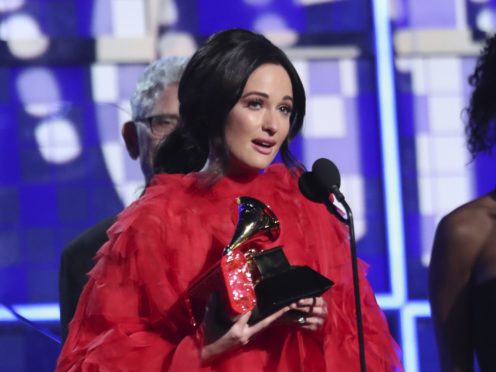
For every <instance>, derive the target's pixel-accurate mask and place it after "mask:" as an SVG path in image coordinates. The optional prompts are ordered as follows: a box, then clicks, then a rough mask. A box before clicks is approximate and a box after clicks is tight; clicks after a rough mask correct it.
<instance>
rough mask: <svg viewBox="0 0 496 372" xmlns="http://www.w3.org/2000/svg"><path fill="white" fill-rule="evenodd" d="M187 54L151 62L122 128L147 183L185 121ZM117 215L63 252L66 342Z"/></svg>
mask: <svg viewBox="0 0 496 372" xmlns="http://www.w3.org/2000/svg"><path fill="white" fill-rule="evenodd" d="M186 62H187V59H186V58H182V57H167V58H163V59H160V60H158V61H156V62H153V63H152V64H150V65H149V66H148V67H147V68H146V69H145V71H144V73H143V75H142V76H141V78H140V79H139V81H138V83H137V84H136V88H135V91H134V94H133V96H132V98H131V113H132V120H130V121H128V122H126V123H125V124H124V125H123V127H122V137H123V139H124V142H125V144H126V148H127V151H128V153H129V156H130V157H131V158H132V159H139V161H140V167H141V170H142V172H143V175H144V178H145V182H146V184H148V183H149V181H150V179H151V177H152V175H153V157H154V154H155V150H156V147H157V145H158V144H159V143H160V141H161V140H162V139H164V138H165V137H167V136H168V135H169V134H170V133H171V132H172V131H173V130H174V129H175V128H176V126H177V124H178V122H179V101H178V98H177V90H178V86H179V80H180V78H181V75H182V73H183V71H184V68H185V67H186ZM115 218H116V216H112V217H110V218H107V219H106V220H103V221H101V222H99V223H98V224H96V225H94V226H93V227H91V228H89V229H88V230H86V231H85V232H83V233H82V234H81V235H79V236H78V237H77V238H76V239H74V240H73V241H72V242H70V243H69V244H68V245H67V246H66V247H65V248H64V249H63V251H62V256H61V261H60V270H59V303H60V326H61V335H62V340H63V341H65V339H66V337H67V332H68V325H69V322H70V321H71V319H72V317H73V316H74V312H75V311H76V306H77V303H78V300H79V296H80V294H81V292H82V290H83V287H84V285H85V284H86V282H87V280H88V277H87V273H88V272H89V271H90V270H91V269H92V268H93V266H94V261H93V258H94V256H95V254H96V252H97V251H98V250H99V249H100V247H101V246H102V245H103V244H104V243H105V242H106V241H107V233H106V231H107V229H108V228H109V227H110V226H111V225H112V224H113V223H114V221H115Z"/></svg>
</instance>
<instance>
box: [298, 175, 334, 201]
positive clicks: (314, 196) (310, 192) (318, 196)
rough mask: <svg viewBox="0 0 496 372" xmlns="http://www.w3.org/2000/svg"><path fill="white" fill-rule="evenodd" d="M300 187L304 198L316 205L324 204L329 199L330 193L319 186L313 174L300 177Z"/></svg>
mask: <svg viewBox="0 0 496 372" xmlns="http://www.w3.org/2000/svg"><path fill="white" fill-rule="evenodd" d="M298 187H299V188H300V191H301V193H302V194H303V196H305V197H306V198H307V199H309V200H311V201H314V202H316V203H323V202H324V201H325V200H326V199H329V193H328V192H327V191H326V190H325V189H324V188H323V187H322V186H321V185H320V184H319V182H318V181H317V180H316V179H315V176H314V175H313V173H312V172H304V173H303V174H302V175H301V176H300V178H299V180H298Z"/></svg>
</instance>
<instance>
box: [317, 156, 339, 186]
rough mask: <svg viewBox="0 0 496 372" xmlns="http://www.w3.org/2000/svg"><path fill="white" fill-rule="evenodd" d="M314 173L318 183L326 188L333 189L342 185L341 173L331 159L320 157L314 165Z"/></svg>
mask: <svg viewBox="0 0 496 372" xmlns="http://www.w3.org/2000/svg"><path fill="white" fill-rule="evenodd" d="M312 173H313V174H314V177H315V179H316V180H317V182H318V183H320V184H321V185H322V187H324V188H325V189H326V190H331V189H332V188H333V187H337V188H338V189H339V187H340V186H341V175H340V174H339V170H338V167H336V164H334V163H333V162H332V161H330V160H329V159H325V158H320V159H317V160H316V161H315V163H313V165H312Z"/></svg>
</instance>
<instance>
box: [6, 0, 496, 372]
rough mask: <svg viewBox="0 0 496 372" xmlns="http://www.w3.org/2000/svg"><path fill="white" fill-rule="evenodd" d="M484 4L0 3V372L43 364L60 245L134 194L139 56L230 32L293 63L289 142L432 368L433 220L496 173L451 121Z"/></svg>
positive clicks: (409, 353)
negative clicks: (324, 182) (330, 188)
mask: <svg viewBox="0 0 496 372" xmlns="http://www.w3.org/2000/svg"><path fill="white" fill-rule="evenodd" d="M386 3H387V4H386ZM387 5H388V9H387V8H386V6H387ZM493 7H494V6H493V5H491V2H481V1H470V0H466V1H464V0H457V1H450V0H442V1H435V2H433V1H430V0H429V1H428V0H393V1H389V2H387V1H383V0H377V1H375V2H373V1H372V0H334V1H333V0H230V1H222V0H181V1H174V0H149V1H145V0H105V1H93V0H36V1H34V0H33V1H23V0H3V1H0V170H1V172H0V348H1V350H2V353H0V371H20V372H24V371H26V372H27V371H52V370H53V367H54V363H55V360H56V357H57V354H58V352H59V344H58V343H57V339H58V337H59V328H58V294H57V285H58V284H57V274H58V267H59V259H60V253H61V250H62V248H63V247H64V245H66V244H67V243H68V242H69V241H70V240H71V239H73V238H74V237H76V236H77V235H78V234H79V233H80V232H82V231H83V230H84V229H86V228H88V227H90V226H91V225H93V224H94V223H96V222H98V221H100V220H102V219H104V218H106V217H108V216H110V215H113V214H115V213H117V212H119V211H120V210H121V209H122V208H123V207H124V206H126V205H128V204H129V203H131V202H132V201H133V200H134V199H135V198H136V197H137V196H138V195H139V193H140V192H141V190H142V187H143V184H142V176H141V174H140V171H139V167H138V164H137V163H136V162H134V161H132V160H130V159H129V157H128V156H127V153H126V151H125V148H124V146H123V143H122V140H121V138H120V126H121V124H122V123H123V122H125V121H126V120H128V119H129V118H130V115H129V112H130V110H129V103H128V100H129V97H130V95H131V93H132V90H133V87H134V84H135V82H136V80H137V78H138V77H139V75H140V74H141V73H142V71H143V69H144V67H145V66H146V65H147V64H148V63H149V62H150V61H152V60H153V59H155V58H157V57H160V56H165V55H190V54H191V53H192V52H193V51H194V50H195V49H196V48H197V46H198V45H199V44H200V43H202V42H203V41H204V40H205V38H206V37H208V35H210V34H211V33H213V32H216V31H219V30H222V29H225V28H230V27H243V28H248V29H252V30H255V31H258V32H261V33H264V34H265V35H266V36H268V37H269V38H271V39H272V40H273V41H274V42H275V43H277V44H278V45H280V46H281V47H282V48H283V49H285V50H286V51H287V53H288V54H289V56H290V57H291V59H292V60H293V61H294V63H295V65H296V67H297V69H298V71H299V73H300V76H301V78H302V80H303V83H304V85H305V88H306V91H307V96H308V110H307V111H308V115H307V117H306V120H305V127H304V130H303V133H302V135H301V136H300V137H299V138H297V139H296V140H295V141H294V143H293V144H292V147H293V150H294V152H295V153H296V154H297V156H298V157H299V158H300V159H302V161H303V162H304V163H305V165H306V166H307V167H311V165H312V163H313V162H314V161H315V160H316V159H318V158H320V157H327V158H330V159H332V160H333V161H334V162H335V163H336V164H337V165H338V167H339V169H340V171H341V175H342V188H341V189H342V191H343V192H344V194H345V195H346V198H347V200H348V202H349V204H350V205H351V207H352V209H353V211H354V216H355V228H356V236H357V239H358V253H359V256H360V257H361V258H363V259H364V260H365V261H367V262H368V263H369V264H370V268H369V278H370V281H371V282H372V285H373V287H374V289H375V291H376V294H377V299H378V301H379V304H380V305H381V306H382V308H383V309H384V310H385V312H386V315H387V317H388V321H389V324H390V327H391V330H392V332H393V335H394V337H395V338H396V340H397V341H398V342H399V343H400V345H401V347H402V349H403V361H404V364H405V370H406V371H409V372H416V371H434V370H438V361H437V356H436V350H435V344H434V337H433V332H432V324H431V321H430V310H429V306H428V303H427V289H426V273H427V267H428V264H429V257H430V249H431V245H432V239H433V234H434V231H435V227H436V224H437V223H438V221H439V220H440V218H441V217H442V216H443V215H444V214H446V213H447V212H449V211H450V210H451V209H453V208H454V207H456V206H458V205H460V204H462V203H464V202H466V201H468V200H469V199H471V198H473V197H474V196H476V195H480V194H482V193H485V192H488V191H489V190H490V189H491V188H492V187H494V185H495V184H496V182H495V181H496V176H495V174H496V172H494V166H491V161H492V164H493V165H494V164H495V162H494V159H490V158H484V159H481V160H478V161H476V162H473V163H471V162H470V159H469V156H468V153H467V151H466V148H465V145H464V133H463V121H462V110H463V108H464V106H465V105H466V104H467V102H468V95H469V94H470V89H469V87H468V84H467V77H468V75H469V74H470V72H471V71H472V70H473V67H474V61H475V56H476V55H477V54H478V52H479V49H480V41H481V39H482V38H483V37H484V35H485V34H486V33H488V32H492V30H494V19H496V18H495V16H494V12H495V10H494V8H493ZM374 9H375V10H376V11H374ZM381 10H383V11H384V10H386V11H388V12H386V13H381ZM380 26H386V28H381V27H380ZM384 30H385V32H384ZM15 314H19V315H20V316H22V317H24V318H25V320H24V321H23V320H22V319H20V318H19V317H16V316H15Z"/></svg>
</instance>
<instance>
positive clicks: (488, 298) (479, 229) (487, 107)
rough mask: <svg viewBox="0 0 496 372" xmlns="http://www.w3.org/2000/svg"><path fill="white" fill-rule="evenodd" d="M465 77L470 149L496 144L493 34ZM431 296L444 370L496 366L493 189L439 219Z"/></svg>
mask: <svg viewBox="0 0 496 372" xmlns="http://www.w3.org/2000/svg"><path fill="white" fill-rule="evenodd" d="M469 82H470V83H471V85H472V86H473V87H474V90H473V92H472V96H471V100H470V106H469V108H468V110H467V112H468V122H467V127H466V130H467V135H468V149H469V151H470V152H471V154H472V156H473V157H475V156H477V155H478V154H479V153H482V152H490V151H491V149H492V147H493V146H494V144H495V143H496V125H495V119H496V100H495V98H496V36H493V37H491V38H490V39H488V40H487V41H486V44H485V47H484V50H483V52H482V53H481V55H480V57H479V59H478V61H477V66H476V69H475V71H474V73H473V74H472V75H471V77H470V79H469ZM429 292H430V293H429V297H430V302H431V308H432V317H433V320H434V326H435V330H436V336H437V343H438V349H439V355H440V361H441V367H442V370H443V371H473V370H474V352H475V353H476V355H477V359H478V364H479V367H480V369H481V370H482V371H496V358H495V356H494V351H495V350H496V339H495V334H496V320H495V314H496V189H495V190H493V191H492V192H490V193H489V194H487V195H484V196H482V197H479V198H477V199H475V200H472V201H470V202H469V203H467V204H464V205H462V206H460V207H458V208H457V209H455V210H454V211H452V212H451V213H449V214H448V215H446V216H445V217H444V218H443V219H442V220H441V222H440V223H439V225H438V227H437V231H436V237H435V239H434V246H433V249H432V258H431V264H430V269H429Z"/></svg>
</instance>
